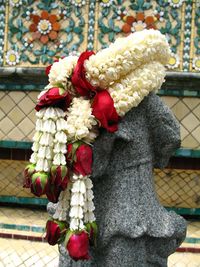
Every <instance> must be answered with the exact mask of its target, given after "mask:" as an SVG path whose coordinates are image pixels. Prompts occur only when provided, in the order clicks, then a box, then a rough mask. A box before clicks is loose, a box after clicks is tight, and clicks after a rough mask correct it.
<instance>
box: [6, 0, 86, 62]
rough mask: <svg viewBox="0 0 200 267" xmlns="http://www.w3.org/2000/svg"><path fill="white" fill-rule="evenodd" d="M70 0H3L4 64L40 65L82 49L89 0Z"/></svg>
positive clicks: (84, 47)
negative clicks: (4, 16)
mask: <svg viewBox="0 0 200 267" xmlns="http://www.w3.org/2000/svg"><path fill="white" fill-rule="evenodd" d="M73 2H74V4H72V3H71V1H68V0H61V1H52V0H49V1H48V2H47V1H44V0H42V1H33V0H15V1H13V0H10V1H6V4H5V10H6V11H5V12H6V18H5V20H6V21H5V28H6V33H7V35H6V36H5V46H4V52H5V53H4V65H5V66H15V65H20V66H31V65H33V66H34V65H37V66H43V65H45V64H50V63H52V62H53V61H54V59H56V57H62V56H66V55H69V54H73V53H74V52H75V53H77V51H83V50H85V49H86V40H87V23H88V22H87V14H88V3H86V1H73ZM4 15H5V14H4Z"/></svg>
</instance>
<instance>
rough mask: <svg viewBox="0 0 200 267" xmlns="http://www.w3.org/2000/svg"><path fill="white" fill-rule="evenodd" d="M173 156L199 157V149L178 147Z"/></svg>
mask: <svg viewBox="0 0 200 267" xmlns="http://www.w3.org/2000/svg"><path fill="white" fill-rule="evenodd" d="M174 156H175V157H187V158H200V150H199V149H196V150H195V149H189V148H179V149H177V150H176V152H175V154H174Z"/></svg>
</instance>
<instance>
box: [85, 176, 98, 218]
mask: <svg viewBox="0 0 200 267" xmlns="http://www.w3.org/2000/svg"><path fill="white" fill-rule="evenodd" d="M85 186H86V192H85V203H84V222H85V223H88V222H94V221H95V220H96V218H95V215H94V210H95V206H94V203H93V198H94V195H93V191H92V187H93V184H92V180H91V179H90V178H89V177H87V178H86V179H85Z"/></svg>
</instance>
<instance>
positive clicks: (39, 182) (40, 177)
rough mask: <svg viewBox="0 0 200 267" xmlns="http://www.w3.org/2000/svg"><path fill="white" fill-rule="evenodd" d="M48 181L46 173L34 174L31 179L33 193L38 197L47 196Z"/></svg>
mask: <svg viewBox="0 0 200 267" xmlns="http://www.w3.org/2000/svg"><path fill="white" fill-rule="evenodd" d="M48 179H49V177H48V175H47V174H46V173H44V172H36V173H34V174H33V175H32V178H31V192H32V193H33V194H34V195H36V196H38V197H40V196H41V195H43V194H45V192H46V186H47V183H48Z"/></svg>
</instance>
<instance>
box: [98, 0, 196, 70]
mask: <svg viewBox="0 0 200 267" xmlns="http://www.w3.org/2000/svg"><path fill="white" fill-rule="evenodd" d="M195 2H196V1H190V0H186V1H183V0H177V1H174V0H167V1H165V0H159V1H139V0H136V1H121V0H104V1H101V2H100V3H99V7H98V9H99V12H98V29H97V33H96V37H95V38H96V39H97V40H98V41H97V45H96V49H97V50H99V49H100V48H104V47H107V46H108V43H110V42H113V41H114V40H115V38H116V37H117V36H126V35H127V34H129V33H131V32H135V31H141V30H143V29H151V28H153V29H158V30H160V31H161V32H162V33H163V34H165V35H166V37H167V39H168V41H169V43H170V46H171V50H172V54H171V58H170V61H169V64H168V68H169V69H170V70H173V69H175V70H181V71H198V70H199V41H198V40H199V31H198V28H199V7H198V6H197V5H195ZM197 2H198V1H197ZM194 21H195V23H194ZM193 31H195V40H194V42H193V36H192V32H193ZM194 47H195V49H194ZM191 51H193V52H194V53H193V56H192V58H193V65H192V63H191V58H190V57H191V56H190V53H191Z"/></svg>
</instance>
